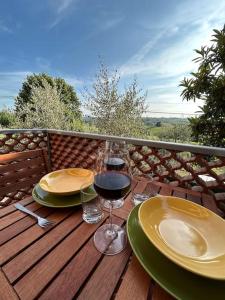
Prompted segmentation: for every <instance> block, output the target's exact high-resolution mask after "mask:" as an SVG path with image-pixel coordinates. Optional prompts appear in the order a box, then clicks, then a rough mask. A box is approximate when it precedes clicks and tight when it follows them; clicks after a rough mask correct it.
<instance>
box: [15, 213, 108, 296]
mask: <svg viewBox="0 0 225 300" xmlns="http://www.w3.org/2000/svg"><path fill="white" fill-rule="evenodd" d="M102 222H104V219H103V220H102ZM102 222H100V223H98V224H87V223H84V222H83V223H82V224H81V225H80V226H79V227H78V228H77V229H76V230H75V231H73V232H72V233H71V234H70V235H69V236H67V237H66V238H65V239H64V240H63V242H61V243H60V244H59V245H58V246H57V247H56V248H54V249H53V250H52V251H51V252H50V253H49V254H48V255H47V256H45V257H44V258H43V259H42V260H41V261H40V262H39V263H38V264H36V265H35V266H34V267H33V268H32V269H31V270H30V271H29V272H28V273H26V274H25V275H24V277H22V278H21V279H20V280H19V281H18V282H17V283H16V284H15V286H14V288H15V290H16V291H17V293H18V295H19V296H20V298H22V299H23V300H26V299H27V300H28V299H34V298H35V297H37V296H38V295H39V294H40V293H41V291H42V290H43V289H44V288H45V286H46V285H48V283H49V282H50V281H51V280H52V279H53V278H54V277H55V276H56V275H57V273H58V272H59V271H60V270H61V269H62V268H63V267H64V266H65V264H66V263H67V262H68V261H69V260H70V259H71V258H72V257H73V256H74V254H75V253H76V252H77V251H78V250H79V249H80V248H81V247H82V246H83V244H84V243H85V242H86V241H87V240H88V239H89V238H90V237H91V236H92V234H93V233H94V232H95V231H96V229H97V228H98V227H99V226H100V225H101V224H102ZM93 247H94V246H93Z"/></svg>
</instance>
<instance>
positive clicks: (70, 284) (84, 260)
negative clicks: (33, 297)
mask: <svg viewBox="0 0 225 300" xmlns="http://www.w3.org/2000/svg"><path fill="white" fill-rule="evenodd" d="M101 257H102V254H101V253H100V252H99V251H97V249H96V248H95V247H94V246H93V240H92V239H91V240H89V242H88V243H87V244H86V245H85V246H84V247H83V248H82V249H81V250H80V251H79V253H78V254H77V255H76V256H75V257H74V258H73V259H72V260H71V262H70V263H69V264H68V265H67V266H66V267H65V268H64V269H63V270H62V272H60V274H59V275H58V276H57V278H56V279H55V280H54V281H53V282H52V283H51V284H50V286H49V287H48V288H47V289H46V290H45V291H44V293H43V294H42V295H41V296H40V297H39V300H49V299H63V300H67V299H68V300H69V299H72V298H73V297H74V296H75V294H76V293H77V292H78V290H79V289H80V287H81V286H82V284H83V283H84V282H85V280H86V278H87V277H88V276H89V274H90V273H91V271H92V270H93V268H94V267H95V265H96V264H97V263H98V261H99V259H100V258H101Z"/></svg>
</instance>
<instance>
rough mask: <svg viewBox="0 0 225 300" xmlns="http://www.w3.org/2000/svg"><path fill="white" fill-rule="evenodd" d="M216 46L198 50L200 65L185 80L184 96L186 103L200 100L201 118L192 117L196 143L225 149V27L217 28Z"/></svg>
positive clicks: (191, 122) (214, 44) (191, 123)
mask: <svg viewBox="0 0 225 300" xmlns="http://www.w3.org/2000/svg"><path fill="white" fill-rule="evenodd" d="M212 41H213V44H212V45H211V46H210V47H201V49H200V50H195V52H196V53H197V54H198V57H197V58H195V59H194V61H195V62H197V63H199V67H198V70H197V72H194V73H191V75H192V77H191V78H184V80H183V81H182V82H181V84H180V86H182V87H184V89H183V91H182V93H181V95H182V96H183V99H186V100H187V101H190V100H193V101H195V100H196V99H201V100H203V101H204V105H203V106H202V107H200V109H201V111H202V115H200V116H199V117H195V118H190V119H189V121H190V125H191V128H192V135H193V137H194V139H195V141H198V142H200V143H203V144H205V145H212V146H219V147H224V146H225V26H224V28H223V29H222V30H221V31H219V30H216V29H214V34H213V39H212Z"/></svg>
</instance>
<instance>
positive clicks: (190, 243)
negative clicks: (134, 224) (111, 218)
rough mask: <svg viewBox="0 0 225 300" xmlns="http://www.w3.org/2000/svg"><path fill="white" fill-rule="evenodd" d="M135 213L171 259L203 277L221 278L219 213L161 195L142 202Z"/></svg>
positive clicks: (224, 238)
mask: <svg viewBox="0 0 225 300" xmlns="http://www.w3.org/2000/svg"><path fill="white" fill-rule="evenodd" d="M138 217H139V222H140V225H141V227H142V229H143V231H144V233H145V234H146V236H147V237H148V238H149V240H150V241H151V242H152V243H153V244H154V245H155V246H156V247H157V248H158V249H159V250H160V251H161V252H162V253H163V254H164V255H166V256H167V257H168V258H169V259H171V260H172V261H173V262H175V263H177V264H178V265H180V266H182V267H183V268H185V269H187V270H189V271H191V272H193V273H197V274H199V275H202V276H205V277H210V278H214V279H220V280H224V279H225V221H224V220H223V219H222V218H221V217H219V216H217V215H216V214H214V213H213V212H212V211H210V210H208V209H206V208H204V207H202V206H200V205H197V204H195V203H192V202H190V201H188V200H184V199H181V198H176V197H165V196H156V197H153V198H150V199H149V200H147V201H145V202H143V203H142V205H141V206H140V209H139V212H138ZM165 272H166V270H165Z"/></svg>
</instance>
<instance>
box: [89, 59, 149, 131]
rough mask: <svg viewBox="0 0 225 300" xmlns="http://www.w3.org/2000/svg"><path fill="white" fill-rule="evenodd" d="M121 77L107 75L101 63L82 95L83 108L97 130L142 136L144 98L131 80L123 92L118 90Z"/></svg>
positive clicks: (144, 109) (115, 73)
mask: <svg viewBox="0 0 225 300" xmlns="http://www.w3.org/2000/svg"><path fill="white" fill-rule="evenodd" d="M119 83H120V77H119V75H118V73H117V71H115V72H114V73H113V74H110V73H109V71H108V69H107V67H106V66H105V65H104V64H101V65H100V69H99V72H98V74H97V75H96V80H95V82H94V83H93V85H92V91H90V90H88V89H85V92H84V94H83V96H84V98H85V103H86V108H87V109H88V110H89V111H90V113H91V116H92V117H93V120H94V124H95V126H96V127H97V129H98V131H99V132H100V133H104V134H110V135H119V136H144V135H145V125H144V123H143V120H142V115H143V113H144V112H145V111H146V105H145V98H146V94H144V95H143V94H142V93H141V92H142V91H141V90H140V89H139V88H138V85H137V81H136V80H134V81H133V82H132V83H131V84H130V85H129V86H128V87H127V88H125V90H124V91H123V92H120V90H119Z"/></svg>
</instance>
